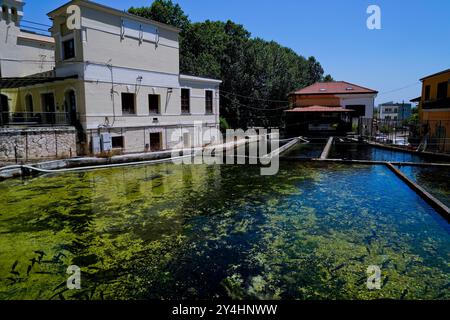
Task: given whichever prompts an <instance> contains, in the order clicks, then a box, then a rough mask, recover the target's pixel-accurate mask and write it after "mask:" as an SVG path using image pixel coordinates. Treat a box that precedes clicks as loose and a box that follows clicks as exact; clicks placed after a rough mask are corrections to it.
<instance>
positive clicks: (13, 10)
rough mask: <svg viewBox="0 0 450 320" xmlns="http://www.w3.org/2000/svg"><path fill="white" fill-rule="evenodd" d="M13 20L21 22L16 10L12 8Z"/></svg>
mask: <svg viewBox="0 0 450 320" xmlns="http://www.w3.org/2000/svg"><path fill="white" fill-rule="evenodd" d="M11 20H12V21H14V22H17V21H18V20H19V17H18V16H17V9H16V8H11Z"/></svg>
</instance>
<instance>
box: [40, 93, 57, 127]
mask: <svg viewBox="0 0 450 320" xmlns="http://www.w3.org/2000/svg"><path fill="white" fill-rule="evenodd" d="M41 103H42V111H43V112H44V114H43V116H42V120H43V122H44V124H54V123H55V111H56V108H55V96H54V94H53V93H43V94H41Z"/></svg>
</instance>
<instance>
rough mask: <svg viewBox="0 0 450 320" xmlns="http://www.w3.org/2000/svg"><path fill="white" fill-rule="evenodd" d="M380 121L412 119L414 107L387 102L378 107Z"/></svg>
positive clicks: (407, 104) (408, 104)
mask: <svg viewBox="0 0 450 320" xmlns="http://www.w3.org/2000/svg"><path fill="white" fill-rule="evenodd" d="M378 109H379V112H380V119H382V120H396V121H404V120H407V119H409V118H410V117H411V114H412V112H411V109H412V105H411V104H410V103H394V102H386V103H383V104H380V105H379V106H378Z"/></svg>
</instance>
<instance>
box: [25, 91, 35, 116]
mask: <svg viewBox="0 0 450 320" xmlns="http://www.w3.org/2000/svg"><path fill="white" fill-rule="evenodd" d="M25 107H26V112H27V115H28V116H32V115H33V112H34V110H33V96H32V95H31V94H30V93H29V94H27V95H26V96H25Z"/></svg>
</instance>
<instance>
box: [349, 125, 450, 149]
mask: <svg viewBox="0 0 450 320" xmlns="http://www.w3.org/2000/svg"><path fill="white" fill-rule="evenodd" d="M358 134H359V135H360V136H362V137H364V138H365V139H367V140H369V141H373V142H379V143H382V144H387V145H395V146H400V147H405V148H408V149H414V150H418V149H420V150H421V151H430V152H439V153H450V120H423V121H419V120H416V121H407V120H404V121H398V120H386V119H372V118H360V120H359V125H358Z"/></svg>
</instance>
